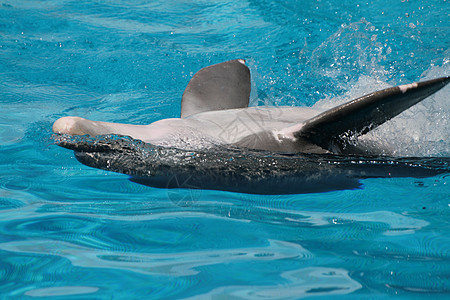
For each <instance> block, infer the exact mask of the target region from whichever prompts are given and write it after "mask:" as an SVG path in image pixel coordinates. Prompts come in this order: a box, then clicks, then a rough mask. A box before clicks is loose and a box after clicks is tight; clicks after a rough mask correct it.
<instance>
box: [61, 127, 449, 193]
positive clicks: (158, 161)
mask: <svg viewBox="0 0 450 300" xmlns="http://www.w3.org/2000/svg"><path fill="white" fill-rule="evenodd" d="M56 139H57V141H56V142H57V143H58V144H59V145H60V146H62V147H65V148H68V149H71V150H74V151H75V157H76V158H77V159H78V160H79V161H80V162H81V163H83V164H85V165H87V166H90V167H94V168H98V169H103V170H108V171H113V172H119V173H123V174H127V175H130V180H131V181H133V182H136V183H139V184H144V185H147V186H152V187H157V188H189V189H212V190H225V191H232V192H241V193H250V194H301V193H319V192H328V191H334V190H345V189H356V188H360V187H361V183H360V179H364V178H377V177H378V178H388V177H413V178H423V177H431V176H435V175H438V174H442V173H448V172H450V158H449V157H421V158H418V157H386V156H340V155H331V154H320V155H319V154H305V153H295V154H285V153H273V152H267V151H255V150H243V149H230V148H224V147H215V148H211V149H208V150H201V151H189V150H183V149H177V148H166V147H159V146H155V145H151V144H147V143H144V142H142V141H139V140H134V139H131V138H129V137H123V136H100V137H96V138H92V137H87V136H82V137H73V136H56Z"/></svg>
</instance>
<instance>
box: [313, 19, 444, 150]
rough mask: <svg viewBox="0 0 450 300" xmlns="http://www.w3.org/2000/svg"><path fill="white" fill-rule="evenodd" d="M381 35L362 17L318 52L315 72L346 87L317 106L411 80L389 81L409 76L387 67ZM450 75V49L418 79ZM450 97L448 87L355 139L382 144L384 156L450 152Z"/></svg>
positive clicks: (362, 144) (361, 144)
mask: <svg viewBox="0 0 450 300" xmlns="http://www.w3.org/2000/svg"><path fill="white" fill-rule="evenodd" d="M378 34H379V33H378V30H377V29H376V28H375V27H374V26H373V25H372V24H371V23H370V22H367V21H366V20H364V19H362V20H361V21H360V22H356V23H352V24H349V25H342V26H341V28H340V29H339V30H338V31H337V32H336V33H334V34H333V35H332V36H330V37H329V38H328V39H327V40H326V41H325V42H323V43H322V45H320V46H319V47H317V48H316V49H315V50H314V51H313V53H312V58H311V64H312V66H313V69H314V70H315V72H316V73H318V74H320V76H322V77H324V78H327V80H329V79H331V80H332V82H333V84H334V85H335V86H334V87H333V88H334V89H335V90H341V91H342V93H341V94H338V95H336V94H333V93H330V94H329V96H327V97H325V98H323V99H321V100H319V101H318V102H316V103H315V104H314V106H313V107H314V108H317V109H323V110H325V109H330V108H332V107H335V106H337V105H340V104H343V103H345V102H347V101H350V100H353V99H356V98H359V97H361V96H363V95H365V94H369V93H372V92H374V91H377V90H381V89H385V88H388V87H391V86H395V85H398V84H408V83H411V82H392V84H390V83H388V79H389V78H392V77H400V78H404V77H406V76H405V74H396V73H394V71H393V67H392V66H391V67H388V69H386V66H385V65H386V57H387V56H389V54H390V53H391V52H392V49H391V48H390V47H389V45H388V44H386V43H385V44H382V43H380V42H379V41H378V39H379V37H378ZM405 71H407V70H405ZM449 74H450V50H448V51H446V53H445V54H444V59H442V60H440V61H436V62H430V67H429V68H428V69H427V70H426V71H425V72H423V73H422V75H421V76H420V78H419V80H420V81H423V80H427V79H433V78H438V77H443V76H448V75H449ZM397 75H400V76H397ZM318 76H319V75H318ZM329 89H331V88H329ZM449 96H450V89H449V88H448V87H446V88H444V89H443V90H441V91H439V92H438V93H436V94H434V95H432V96H430V97H429V98H427V99H425V100H424V101H423V102H421V103H419V104H417V105H415V106H413V107H412V108H410V109H408V110H407V111H405V112H403V113H402V114H400V115H398V116H397V117H395V118H393V119H392V120H390V121H388V122H386V123H385V124H383V125H382V126H380V127H378V128H376V129H374V130H372V131H371V132H369V133H368V134H366V135H364V136H362V137H360V138H359V139H358V140H357V141H355V144H357V145H358V146H359V147H362V148H366V149H368V150H369V149H371V148H379V149H383V150H382V154H383V155H389V156H396V157H449V156H450V138H449V137H450V136H449V135H450V118H449V116H450V106H449V105H448V98H449Z"/></svg>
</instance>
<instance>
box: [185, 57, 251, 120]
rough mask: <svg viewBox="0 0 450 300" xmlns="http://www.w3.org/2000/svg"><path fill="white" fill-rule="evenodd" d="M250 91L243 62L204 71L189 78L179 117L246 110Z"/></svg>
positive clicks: (247, 74) (220, 65)
mask: <svg viewBox="0 0 450 300" xmlns="http://www.w3.org/2000/svg"><path fill="white" fill-rule="evenodd" d="M250 89H251V83H250V70H249V69H248V68H247V66H246V65H245V61H244V60H243V59H236V60H230V61H227V62H223V63H220V64H216V65H212V66H209V67H206V68H203V69H201V70H200V71H198V72H197V73H196V74H195V75H194V76H193V77H192V79H191V81H190V82H189V84H188V86H187V87H186V90H185V91H184V93H183V98H182V101H181V117H182V118H186V117H189V116H190V115H194V114H197V113H201V112H207V111H215V110H225V109H233V108H246V107H247V106H248V102H249V98H250Z"/></svg>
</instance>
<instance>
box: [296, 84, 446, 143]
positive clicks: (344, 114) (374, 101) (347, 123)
mask: <svg viewBox="0 0 450 300" xmlns="http://www.w3.org/2000/svg"><path fill="white" fill-rule="evenodd" d="M449 82H450V77H441V78H437V79H432V80H428V81H423V82H416V83H411V84H406V85H400V86H396V87H392V88H387V89H384V90H381V91H377V92H374V93H371V94H368V95H365V96H363V97H361V98H358V99H355V100H353V101H350V102H347V103H345V104H342V105H340V106H337V107H335V108H332V109H330V110H327V111H325V112H323V113H321V114H319V115H317V116H316V117H314V118H312V119H310V120H308V121H306V122H305V124H304V125H303V126H302V127H301V129H300V130H298V131H296V132H294V133H293V134H294V136H295V137H296V138H301V139H306V140H309V141H310V142H312V143H314V144H316V145H318V146H320V147H322V148H324V149H327V150H331V151H333V150H332V149H331V148H333V149H334V148H335V146H336V145H337V146H342V145H345V144H346V140H345V137H348V136H360V135H363V134H365V133H367V132H369V131H370V130H372V129H374V128H376V127H377V126H379V125H381V124H383V123H384V122H386V121H388V120H390V119H392V118H393V117H395V116H397V115H398V114H400V113H401V112H403V111H404V110H406V109H408V108H410V107H411V106H413V105H415V104H417V103H418V102H420V101H422V100H423V99H425V98H427V97H428V96H430V95H432V94H434V93H435V92H437V91H438V90H440V89H441V88H443V87H444V86H445V85H447V84H448V83H449ZM343 137H344V138H343Z"/></svg>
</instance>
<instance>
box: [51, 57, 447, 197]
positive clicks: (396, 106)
mask: <svg viewBox="0 0 450 300" xmlns="http://www.w3.org/2000/svg"><path fill="white" fill-rule="evenodd" d="M449 82H450V77H442V78H438V79H433V80H428V81H424V82H418V83H412V84H407V85H401V86H397V87H393V88H388V89H384V90H381V91H377V92H374V93H371V94H368V95H365V96H363V97H360V98H358V99H356V100H353V101H350V102H348V103H345V104H343V105H339V106H337V107H335V108H332V109H330V110H326V111H318V110H315V109H312V108H305V107H248V103H249V96H250V86H251V83H250V71H249V69H248V68H247V66H246V65H245V61H244V60H241V59H239V60H232V61H228V62H224V63H220V64H216V65H212V66H209V67H206V68H204V69H201V70H200V71H199V72H197V73H196V74H195V75H194V77H193V78H192V79H191V81H190V82H189V84H188V86H187V88H186V90H185V92H184V94H183V97H182V102H181V118H173V119H163V120H159V121H156V122H154V123H151V124H149V125H129V124H117V123H106V122H98V121H90V120H87V119H83V118H79V117H63V118H61V119H59V120H57V121H56V122H55V123H54V124H53V131H54V132H55V133H58V134H68V135H72V136H73V135H88V136H90V137H97V136H108V135H116V136H128V137H130V138H131V139H133V140H139V141H142V142H144V144H146V145H152V146H153V147H157V148H158V147H162V148H171V149H177V151H179V152H178V154H179V153H180V152H186V151H194V152H195V153H197V154H199V153H202V155H200V156H202V157H203V158H202V161H203V162H205V163H208V162H209V163H212V164H217V163H220V162H219V161H218V160H217V159H218V158H217V157H216V159H212V157H214V155H215V154H214V153H217V149H222V150H223V151H225V153H226V154H224V155H222V157H223V156H230V160H229V162H226V161H225V162H221V163H222V164H224V165H225V166H224V168H217V170H216V172H215V174H214V178H215V180H214V182H210V183H206V182H205V181H208V177H205V174H204V172H206V171H205V170H203V169H202V168H203V167H205V166H204V165H203V166H199V165H198V164H196V163H194V164H192V165H191V166H186V163H185V160H184V161H183V160H182V159H180V160H179V161H178V162H177V160H176V159H173V158H171V159H170V163H168V162H164V158H162V156H161V155H159V156H155V157H151V155H150V156H149V155H142V153H141V152H142V147H140V149H139V150H136V149H135V150H133V151H131V152H130V146H129V145H130V144H133V143H130V141H131V140H129V141H128V142H123V143H122V144H121V143H118V142H117V140H116V141H112V140H110V141H108V140H107V139H106V140H103V142H100V143H86V142H81V141H78V140H74V141H70V140H67V139H65V140H61V141H60V145H61V146H63V147H66V148H70V149H73V150H75V151H76V153H77V158H78V159H79V160H80V161H81V162H83V163H85V164H87V165H90V166H94V167H97V168H102V169H108V170H112V171H118V172H122V173H126V174H129V175H132V176H134V177H135V178H140V179H142V178H145V179H146V180H145V181H146V182H147V183H149V184H150V185H155V186H170V184H169V181H170V178H173V176H177V175H180V176H181V174H184V173H183V172H185V173H186V174H185V176H188V175H189V176H190V177H189V178H191V179H193V180H194V182H195V183H196V184H197V186H195V185H193V186H194V187H200V188H202V187H206V188H218V189H227V190H233V191H244V192H258V193H261V190H257V191H254V189H258V188H257V186H258V185H259V183H262V181H261V180H262V177H264V176H263V175H261V174H260V173H261V171H263V170H262V169H264V168H269V169H270V170H268V171H267V172H262V173H267V174H268V173H271V174H272V173H273V174H272V177H270V176H269V177H267V178H266V179H264V180H263V181H264V182H270V181H271V180H272V181H273V180H274V178H275V177H276V178H277V182H282V181H283V180H284V181H285V182H291V181H292V179H293V177H297V178H298V177H303V178H302V179H301V180H303V181H305V180H306V182H311V181H314V180H315V181H314V182H315V184H317V185H318V186H320V185H321V182H322V183H323V184H327V182H326V181H328V179H325V178H330V173H333V175H332V177H333V178H335V177H336V176H337V177H339V178H340V179H339V180H337V181H340V180H341V177H345V178H355V177H356V178H357V177H371V176H383V174H384V173H383V172H385V173H386V176H388V175H387V174H388V173H389V175H391V176H392V172H389V171H383V172H381V173H380V171H379V170H378V169H377V170H378V171H377V172H376V174H375V173H374V174H372V173H370V172H366V171H364V170H362V169H361V168H359V169H360V170H359V171H357V172H359V173H355V172H354V171H352V172H350V173H349V172H347V171H346V172H344V173H342V172H341V173H340V172H337V170H334V169H333V168H330V167H329V168H327V169H326V170H325V169H323V168H320V167H318V168H315V167H314V165H315V166H316V167H317V163H316V164H314V162H311V161H308V162H307V164H311V163H312V164H313V165H311V166H310V167H308V172H307V173H305V171H304V170H303V172H302V170H301V169H302V167H299V165H298V162H297V163H292V162H293V161H291V163H287V164H284V165H283V164H282V163H281V162H280V159H278V160H276V162H275V165H276V164H277V163H278V164H279V166H281V165H283V167H282V169H283V170H284V169H286V170H287V169H289V165H290V164H291V165H292V166H293V167H294V168H296V170H290V171H289V172H284V173H283V172H278V171H280V170H278V171H277V170H275V169H276V166H273V167H270V166H265V165H264V166H263V165H258V163H249V161H252V159H251V158H245V156H242V155H240V154H237V155H233V154H230V153H235V152H232V151H238V150H242V151H256V152H253V154H252V155H253V156H252V155H249V156H247V157H250V156H251V157H254V156H256V157H257V156H258V155H259V154H255V153H264V155H263V156H264V157H266V158H267V157H268V156H270V157H272V158H274V157H277V155H275V154H277V153H278V154H279V153H284V154H287V153H291V154H294V153H295V154H297V155H300V156H301V154H304V155H319V156H320V155H322V157H328V156H329V155H344V154H345V155H361V154H363V155H364V154H365V155H367V152H366V150H363V149H359V148H358V147H357V146H355V143H354V138H355V137H358V136H361V135H363V134H365V133H367V132H369V131H370V130H372V129H374V128H376V127H377V126H379V125H381V124H383V123H384V122H386V121H387V120H390V119H391V118H393V117H395V116H396V115H398V114H400V113H401V112H403V111H404V110H406V109H408V108H409V107H411V106H413V105H415V104H416V103H418V102H420V101H422V100H423V99H425V98H426V97H428V96H430V95H432V94H433V93H435V92H436V91H438V90H440V89H441V88H442V87H444V86H445V85H446V84H448V83H449ZM127 144H128V146H126V145H127ZM124 149H125V150H124ZM158 149H159V148H158ZM227 149H228V150H229V151H228V150H227ZM231 149H232V151H231ZM258 151H260V152H258ZM261 151H263V152H261ZM138 153H140V154H138ZM208 153H209V154H208ZM268 153H272V154H273V155H270V154H268ZM213 154H214V155H213ZM133 155H134V157H133V158H131V157H132V156H133ZM171 155H173V156H174V157H176V156H177V154H176V153H175V154H174V153H172V154H171ZM120 156H122V158H120ZM125 157H128V158H127V159H125ZM235 157H241V164H240V165H239V163H236V160H234V161H233V158H235ZM302 157H305V156H302ZM158 159H159V160H160V161H158ZM243 159H244V160H245V163H244V162H243ZM145 160H150V161H151V163H150V164H148V163H149V161H145ZM283 160H284V161H285V160H286V157H285V156H284V157H283ZM319 160H320V159H318V161H319ZM231 161H233V162H232V163H231ZM255 161H261V159H259V160H258V159H256V160H255ZM111 162H113V163H111ZM114 162H115V163H114ZM197 162H198V161H197ZM304 163H305V164H306V162H304ZM167 164H169V165H170V167H168V166H167ZM143 165H146V168H147V169H145V168H144V169H143V168H142V166H143ZM163 165H164V166H163ZM231 165H233V168H232V169H230V168H231ZM158 168H160V169H161V170H160V171H159V172H158ZM186 168H187V169H190V171H186V170H187V169H186ZM227 168H228V169H227ZM271 168H272V169H271ZM150 169H152V170H150ZM244 169H245V170H244ZM314 169H317V172H316V174H314ZM322 169H323V170H322ZM369 169H370V168H369ZM138 170H139V171H138ZM208 170H210V172H213V173H214V168H212V169H211V168H210V169H208ZM211 170H212V171H211ZM330 170H331V171H330ZM252 171H254V172H253V173H254V174H255V176H257V177H253V178H252V175H251V174H253V173H252ZM202 172H203V173H202ZM208 172H209V171H208ZM245 172H250V173H249V174H248V175H246V176H244V177H243V178H244V179H243V180H244V181H246V182H244V183H242V181H240V179H236V178H240V177H242V174H243V173H245ZM321 172H322V173H321ZM195 174H197V177H198V178H197V179H196V180H195V178H193V177H192V176H194V177H195V176H196V175H195ZM258 174H259V175H258ZM267 174H266V175H267ZM324 174H326V176H325V177H324ZM210 175H211V174H210ZM306 175H307V176H306ZM227 176H228V177H230V176H231V177H230V178H234V179H236V180H234V179H233V180H231V181H230V178H228V177H227ZM274 176H275V177H274ZM305 176H306V177H308V176H309V177H308V178H309V179H308V178H306V179H305V178H304V177H305ZM225 177H227V178H228V179H224V178H225ZM245 178H246V179H245ZM314 178H316V179H314ZM140 181H142V180H140ZM303 181H302V182H303ZM253 182H256V183H258V184H257V185H254V186H253V185H252V183H253ZM241 183H242V184H241ZM293 184H296V183H293ZM241 185H242V189H241V188H240V186H241ZM297 185H298V180H297ZM278 186H280V184H278ZM301 191H302V188H301V187H300V188H298V189H295V191H294V192H301ZM282 192H283V191H280V193H282ZM263 193H264V192H263Z"/></svg>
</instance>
